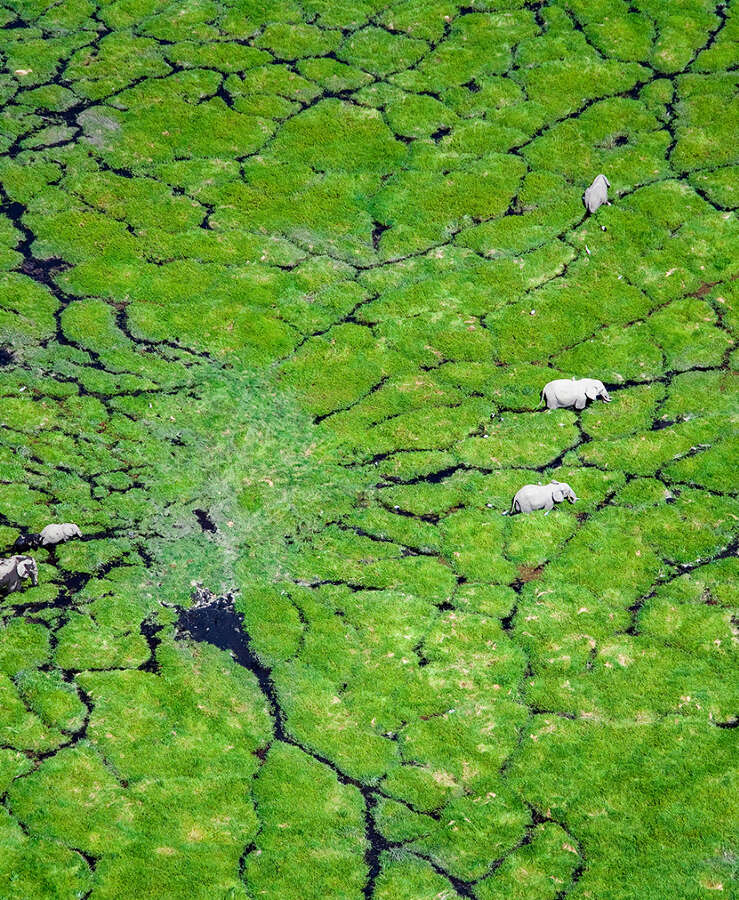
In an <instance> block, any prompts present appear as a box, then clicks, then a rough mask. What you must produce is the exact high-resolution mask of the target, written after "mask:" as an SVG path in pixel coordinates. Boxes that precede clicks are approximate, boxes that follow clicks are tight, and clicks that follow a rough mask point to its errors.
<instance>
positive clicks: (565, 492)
mask: <svg viewBox="0 0 739 900" xmlns="http://www.w3.org/2000/svg"><path fill="white" fill-rule="evenodd" d="M563 500H569V501H570V503H575V501H576V500H577V497H576V496H575V492H574V491H573V490H572V488H571V487H570V486H569V484H567V483H566V482H564V481H550V482H549V484H525V485H524V486H523V487H522V488H521V490H520V491H517V493H516V496H515V497H514V498H513V502H512V503H511V508H510V509H509V510H508V512H504V513H503V515H504V516H513V515H515V514H516V513H530V512H534V510H536V509H545V510H546V512H545V513H544V515H545V516H548V515H549V513H550V512H551V510H552V509H554V504H555V503H561V502H562V501H563Z"/></svg>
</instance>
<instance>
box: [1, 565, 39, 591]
mask: <svg viewBox="0 0 739 900" xmlns="http://www.w3.org/2000/svg"><path fill="white" fill-rule="evenodd" d="M28 578H30V579H31V584H32V585H33V586H34V587H36V585H37V584H38V566H37V565H36V560H35V559H33V558H32V557H30V556H11V557H9V558H8V559H0V593H4V594H12V593H13V592H14V591H19V590H20V589H21V588H22V587H23V582H24V581H26V580H27V579H28Z"/></svg>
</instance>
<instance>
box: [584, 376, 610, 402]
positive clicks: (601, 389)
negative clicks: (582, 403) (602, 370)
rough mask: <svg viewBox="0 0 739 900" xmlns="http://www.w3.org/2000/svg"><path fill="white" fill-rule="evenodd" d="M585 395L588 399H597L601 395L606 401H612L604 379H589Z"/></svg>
mask: <svg viewBox="0 0 739 900" xmlns="http://www.w3.org/2000/svg"><path fill="white" fill-rule="evenodd" d="M585 396H586V397H587V398H588V400H595V399H596V398H597V397H600V399H601V400H603V401H604V402H605V403H610V402H611V398H610V396H609V394H608V391H607V390H606V386H605V385H604V384H603V382H602V381H598V380H597V379H595V378H590V379H588V383H587V384H586V386H585Z"/></svg>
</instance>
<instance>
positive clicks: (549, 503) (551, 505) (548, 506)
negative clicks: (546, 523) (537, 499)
mask: <svg viewBox="0 0 739 900" xmlns="http://www.w3.org/2000/svg"><path fill="white" fill-rule="evenodd" d="M544 509H545V510H546V512H545V513H544V515H545V516H548V515H549V513H550V512H551V511H552V510H553V509H554V500H552V498H551V497H550V498H549V499H548V500H547V501H546V502H545V503H544Z"/></svg>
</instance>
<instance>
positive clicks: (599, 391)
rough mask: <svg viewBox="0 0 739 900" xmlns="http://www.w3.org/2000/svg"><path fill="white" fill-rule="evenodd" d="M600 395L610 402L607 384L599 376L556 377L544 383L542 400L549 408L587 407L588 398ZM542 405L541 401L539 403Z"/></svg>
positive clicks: (606, 401) (592, 398)
mask: <svg viewBox="0 0 739 900" xmlns="http://www.w3.org/2000/svg"><path fill="white" fill-rule="evenodd" d="M596 397H600V399H601V400H603V401H604V402H605V403H610V402H611V398H610V396H609V395H608V391H607V390H606V387H605V385H604V384H603V382H602V381H598V379H597V378H572V379H567V378H556V379H555V380H554V381H550V382H548V383H547V384H545V385H544V387H543V388H542V391H541V401H542V403H544V402H546V404H547V407H548V409H571V408H572V407H573V406H574V408H575V409H585V404H586V403H587V401H588V400H595V399H596ZM539 405H540V406H541V403H540V404H539Z"/></svg>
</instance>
